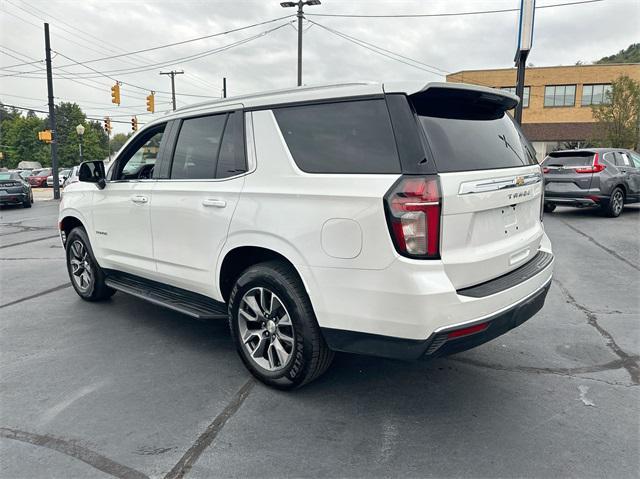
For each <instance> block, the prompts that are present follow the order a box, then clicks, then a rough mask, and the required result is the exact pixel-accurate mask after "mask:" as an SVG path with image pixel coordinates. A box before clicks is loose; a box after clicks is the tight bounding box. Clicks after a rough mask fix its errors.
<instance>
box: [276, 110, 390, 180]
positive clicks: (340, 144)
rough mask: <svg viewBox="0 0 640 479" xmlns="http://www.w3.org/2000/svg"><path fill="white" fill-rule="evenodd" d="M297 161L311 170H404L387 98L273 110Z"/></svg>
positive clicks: (336, 171)
mask: <svg viewBox="0 0 640 479" xmlns="http://www.w3.org/2000/svg"><path fill="white" fill-rule="evenodd" d="M273 113H274V115H275V117H276V120H277V121H278V125H279V126H280V130H281V132H282V136H283V137H284V139H285V141H286V143H287V146H288V147H289V151H290V152H291V155H292V156H293V159H294V161H295V162H296V164H297V165H298V168H300V169H301V170H302V171H306V172H307V173H400V160H399V159H398V152H397V150H396V145H395V139H394V136H393V130H392V129H391V122H390V120H389V112H388V110H387V107H386V104H385V101H384V100H382V99H380V100H358V101H345V102H338V103H324V104H319V105H305V106H293V107H286V108H279V109H275V110H273Z"/></svg>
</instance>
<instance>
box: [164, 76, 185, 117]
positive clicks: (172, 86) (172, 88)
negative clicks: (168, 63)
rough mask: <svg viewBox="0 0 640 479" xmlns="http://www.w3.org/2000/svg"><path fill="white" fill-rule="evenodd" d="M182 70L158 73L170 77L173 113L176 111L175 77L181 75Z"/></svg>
mask: <svg viewBox="0 0 640 479" xmlns="http://www.w3.org/2000/svg"><path fill="white" fill-rule="evenodd" d="M183 73H184V70H180V71H176V70H171V71H170V72H160V75H170V76H171V100H172V101H173V111H175V110H176V81H175V78H176V75H182V74H183Z"/></svg>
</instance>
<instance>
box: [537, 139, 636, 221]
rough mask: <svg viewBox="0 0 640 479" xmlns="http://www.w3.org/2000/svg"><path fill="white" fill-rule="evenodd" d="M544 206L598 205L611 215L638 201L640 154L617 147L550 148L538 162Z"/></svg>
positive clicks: (551, 209) (550, 209) (550, 207)
mask: <svg viewBox="0 0 640 479" xmlns="http://www.w3.org/2000/svg"><path fill="white" fill-rule="evenodd" d="M542 172H543V174H544V181H545V188H544V194H545V200H544V210H545V211H546V212H547V213H550V212H552V211H553V210H555V208H556V206H557V205H565V206H576V207H580V208H581V207H585V206H599V207H600V208H601V209H602V211H603V212H604V213H605V214H606V215H607V216H611V217H617V216H620V213H622V210H623V208H624V205H625V204H628V203H635V202H638V201H640V155H639V154H638V153H636V152H635V151H631V150H624V149H621V148H590V149H585V150H565V151H554V152H553V153H551V154H549V156H547V157H546V158H545V160H544V161H543V162H542Z"/></svg>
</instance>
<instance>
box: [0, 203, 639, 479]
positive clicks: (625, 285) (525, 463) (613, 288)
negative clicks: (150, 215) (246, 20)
mask: <svg viewBox="0 0 640 479" xmlns="http://www.w3.org/2000/svg"><path fill="white" fill-rule="evenodd" d="M56 221H57V203H56V202H53V201H36V203H35V204H34V206H33V208H31V209H21V208H5V209H3V210H2V211H0V265H1V270H0V271H1V273H0V477H2V478H38V477H61V478H62V477H65V478H86V477H120V478H143V477H153V478H178V477H189V478H207V477H248V476H257V477H285V476H286V477H389V476H395V477H424V476H429V477H568V476H571V477H616V478H626V477H638V474H639V471H640V455H639V454H638V448H639V445H640V414H639V412H640V366H639V357H640V286H639V285H640V281H639V279H640V207H638V206H630V207H627V208H626V209H625V212H624V214H623V215H622V216H621V217H620V218H618V219H609V218H604V217H601V216H598V215H597V214H595V213H594V212H593V211H587V210H573V209H568V208H558V209H557V210H556V212H554V213H553V214H550V215H546V217H545V226H546V229H547V231H548V233H549V236H550V237H551V240H552V242H553V245H554V249H555V253H556V272H555V279H554V281H553V285H552V289H551V291H550V293H549V296H548V298H547V303H546V305H545V307H544V309H543V310H542V311H541V312H540V313H539V314H538V315H537V316H536V317H534V318H533V319H531V320H530V321H529V322H527V323H525V324H524V325H523V326H521V327H520V328H518V329H516V330H514V331H512V332H510V333H509V334H507V335H505V336H502V337H500V338H498V339H496V340H494V341H493V342H491V343H488V344H485V345H483V346H481V347H479V348H476V349H474V350H471V351H467V352H465V353H462V354H459V355H456V356H452V357H450V358H446V359H440V360H436V361H433V362H414V363H405V362H401V361H391V360H384V359H375V358H368V357H358V356H349V355H338V356H337V357H336V360H335V361H334V363H333V366H332V368H331V369H330V370H329V371H328V372H327V373H326V374H325V375H324V376H323V377H322V378H320V379H319V380H318V381H316V382H314V383H312V384H311V385H309V386H307V387H305V388H303V389H301V390H298V391H295V392H292V393H284V392H278V391H274V390H271V389H268V388H267V387H264V386H263V385H262V384H259V383H255V382H254V381H253V380H252V379H251V378H250V376H249V374H248V373H247V371H246V370H245V369H244V367H243V366H242V364H241V362H240V360H239V359H238V358H237V357H236V353H235V351H234V349H233V346H232V344H231V340H230V337H229V333H228V331H227V326H226V324H224V323H222V322H213V323H205V322H198V321H193V320H191V319H189V318H187V317H184V316H181V315H179V314H176V313H173V312H171V311H168V310H165V309H162V308H160V307H156V306H154V305H151V304H148V303H146V302H143V301H141V300H138V299H135V298H132V297H128V296H126V295H124V294H121V293H118V294H116V295H115V296H114V297H113V299H112V300H110V301H108V302H106V303H99V304H90V303H86V302H83V301H82V300H80V299H79V298H78V296H77V295H76V294H75V292H74V291H73V289H72V288H71V287H70V284H69V282H68V278H67V274H66V270H65V264H64V256H63V254H64V253H63V250H62V247H61V245H60V242H59V240H58V237H57V230H56Z"/></svg>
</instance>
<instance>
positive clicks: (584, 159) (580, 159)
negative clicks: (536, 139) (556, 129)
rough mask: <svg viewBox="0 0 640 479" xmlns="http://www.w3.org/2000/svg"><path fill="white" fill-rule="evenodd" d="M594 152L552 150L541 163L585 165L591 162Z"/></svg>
mask: <svg viewBox="0 0 640 479" xmlns="http://www.w3.org/2000/svg"><path fill="white" fill-rule="evenodd" d="M593 156H594V153H593V152H591V151H583V152H575V151H572V152H560V151H558V152H554V153H551V154H550V155H549V156H547V157H546V158H545V159H544V161H543V162H542V164H543V165H544V166H586V165H591V163H592V162H593Z"/></svg>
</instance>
